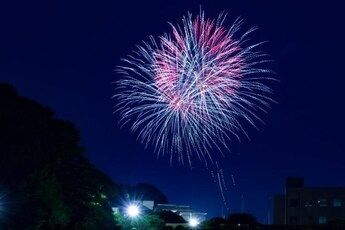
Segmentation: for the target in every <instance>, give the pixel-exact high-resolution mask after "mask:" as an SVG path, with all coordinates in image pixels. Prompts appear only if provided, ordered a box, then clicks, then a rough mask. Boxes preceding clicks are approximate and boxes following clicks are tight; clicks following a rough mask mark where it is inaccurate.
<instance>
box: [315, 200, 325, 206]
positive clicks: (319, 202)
mask: <svg viewBox="0 0 345 230" xmlns="http://www.w3.org/2000/svg"><path fill="white" fill-rule="evenodd" d="M317 203H318V204H319V206H320V207H327V199H320V200H318V201H317Z"/></svg>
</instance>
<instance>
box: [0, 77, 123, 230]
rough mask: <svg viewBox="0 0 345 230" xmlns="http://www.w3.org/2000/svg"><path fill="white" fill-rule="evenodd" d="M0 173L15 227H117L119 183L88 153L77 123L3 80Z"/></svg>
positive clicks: (11, 223) (7, 226)
mask: <svg viewBox="0 0 345 230" xmlns="http://www.w3.org/2000/svg"><path fill="white" fill-rule="evenodd" d="M0 108H1V110H0V127H1V129H0V152H1V154H0V175H1V179H2V181H1V183H2V186H3V187H6V188H7V190H8V191H9V193H10V197H11V199H12V200H16V204H12V206H11V204H9V205H8V206H9V207H8V208H9V209H12V210H13V211H12V212H13V215H12V216H11V217H9V219H11V220H12V221H10V222H8V223H5V224H3V223H0V224H2V225H1V227H4V228H5V229H6V228H10V227H11V228H14V229H34V228H43V227H44V226H45V228H49V229H56V228H67V227H68V228H75V229H105V230H106V229H113V228H114V226H115V220H114V217H113V213H112V209H111V206H110V203H109V201H110V200H113V199H115V196H116V192H117V188H116V186H115V184H114V183H113V182H112V181H111V180H110V179H109V178H108V177H107V176H106V175H104V174H103V173H102V172H100V171H99V170H98V169H96V168H95V167H94V166H93V165H92V164H91V163H90V162H89V161H88V160H87V158H86V157H85V156H84V152H85V148H84V147H82V146H80V136H79V132H78V130H77V129H76V127H75V126H74V125H73V124H72V123H70V122H67V121H64V120H61V119H57V118H55V117H54V112H53V111H52V110H50V109H48V108H46V107H44V106H42V105H40V104H38V103H37V102H34V101H32V100H29V99H27V98H25V97H21V96H19V95H18V94H17V92H16V90H15V89H14V88H13V87H11V86H9V85H7V84H3V83H0Z"/></svg>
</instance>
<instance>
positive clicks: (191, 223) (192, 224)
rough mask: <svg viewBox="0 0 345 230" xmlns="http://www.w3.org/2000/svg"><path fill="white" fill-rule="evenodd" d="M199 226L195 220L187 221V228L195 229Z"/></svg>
mask: <svg viewBox="0 0 345 230" xmlns="http://www.w3.org/2000/svg"><path fill="white" fill-rule="evenodd" d="M198 225H199V221H198V220H197V219H196V218H190V219H189V226H190V227H192V228H195V227H197V226H198Z"/></svg>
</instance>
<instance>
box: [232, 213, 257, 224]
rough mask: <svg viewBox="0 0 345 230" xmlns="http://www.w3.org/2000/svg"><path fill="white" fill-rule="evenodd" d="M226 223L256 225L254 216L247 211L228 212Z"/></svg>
mask: <svg viewBox="0 0 345 230" xmlns="http://www.w3.org/2000/svg"><path fill="white" fill-rule="evenodd" d="M226 221H227V225H235V226H256V225H258V222H257V220H256V218H255V217H254V216H253V215H252V214H249V213H234V214H230V215H229V216H228V218H227V219H226Z"/></svg>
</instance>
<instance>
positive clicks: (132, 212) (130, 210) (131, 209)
mask: <svg viewBox="0 0 345 230" xmlns="http://www.w3.org/2000/svg"><path fill="white" fill-rule="evenodd" d="M126 212H127V215H128V216H129V217H131V218H135V217H137V216H139V214H140V209H139V206H138V205H135V204H130V205H129V206H128V207H127V210H126Z"/></svg>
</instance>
